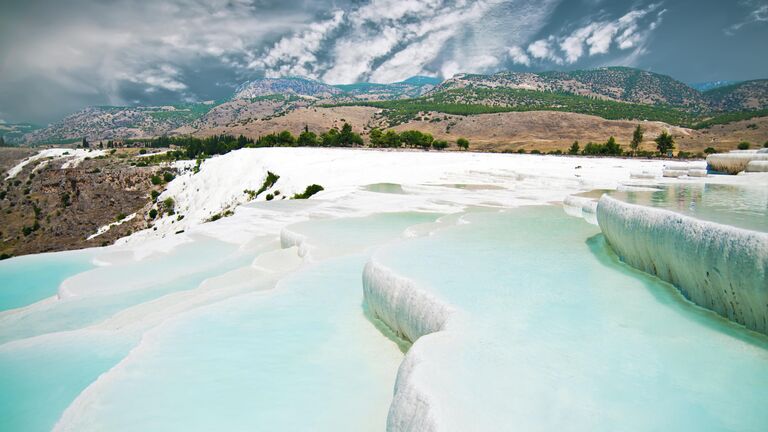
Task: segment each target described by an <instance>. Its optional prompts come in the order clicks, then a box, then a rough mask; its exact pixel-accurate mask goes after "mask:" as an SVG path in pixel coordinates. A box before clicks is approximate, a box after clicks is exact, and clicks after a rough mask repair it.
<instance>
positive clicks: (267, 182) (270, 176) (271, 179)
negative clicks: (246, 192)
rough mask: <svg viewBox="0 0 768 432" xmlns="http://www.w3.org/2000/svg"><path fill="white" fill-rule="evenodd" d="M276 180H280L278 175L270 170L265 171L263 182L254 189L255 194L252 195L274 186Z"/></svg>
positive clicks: (259, 193)
mask: <svg viewBox="0 0 768 432" xmlns="http://www.w3.org/2000/svg"><path fill="white" fill-rule="evenodd" d="M278 180H280V176H279V175H277V174H275V173H273V172H272V171H267V178H265V179H264V183H262V184H261V187H260V188H259V190H257V191H256V195H254V197H257V196H259V195H261V194H262V192H264V191H266V190H267V189H269V188H271V187H272V186H274V185H275V183H277V181H278Z"/></svg>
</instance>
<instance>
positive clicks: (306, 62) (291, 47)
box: [248, 10, 344, 77]
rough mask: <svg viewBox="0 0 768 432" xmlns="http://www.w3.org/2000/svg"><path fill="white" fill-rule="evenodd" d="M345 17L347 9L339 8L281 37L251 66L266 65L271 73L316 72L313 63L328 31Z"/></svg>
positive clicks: (261, 66)
mask: <svg viewBox="0 0 768 432" xmlns="http://www.w3.org/2000/svg"><path fill="white" fill-rule="evenodd" d="M343 18H344V12H343V11H340V10H337V11H335V12H334V13H333V17H332V18H330V19H328V20H325V21H321V22H318V23H313V24H311V25H310V26H309V28H308V29H306V30H304V31H302V32H300V33H299V34H297V35H295V36H290V37H286V38H283V39H280V41H278V42H277V43H276V44H275V45H274V46H273V47H272V49H270V50H269V51H268V52H267V54H266V55H265V56H263V57H260V58H258V59H257V60H254V61H252V62H251V63H250V64H249V65H248V66H249V67H250V68H261V69H264V70H265V71H266V74H267V76H269V77H280V76H285V75H312V73H313V65H314V64H315V63H316V62H317V57H316V55H315V53H316V52H317V51H318V50H319V48H320V46H321V44H322V43H323V41H324V40H325V39H326V37H327V36H328V34H329V33H331V32H332V31H333V30H335V29H337V28H338V27H339V25H340V24H341V22H342V19H343Z"/></svg>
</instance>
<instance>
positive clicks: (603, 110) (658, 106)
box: [0, 67, 768, 144]
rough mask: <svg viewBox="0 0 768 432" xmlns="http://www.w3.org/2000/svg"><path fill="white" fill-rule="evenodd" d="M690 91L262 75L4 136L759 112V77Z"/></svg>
mask: <svg viewBox="0 0 768 432" xmlns="http://www.w3.org/2000/svg"><path fill="white" fill-rule="evenodd" d="M699 88H702V89H706V90H703V91H702V90H699V89H697V88H694V87H692V86H689V85H687V84H685V83H683V82H680V81H677V80H675V79H673V78H671V77H669V76H666V75H660V74H656V73H652V72H648V71H643V70H639V69H633V68H626V67H607V68H600V69H593V70H578V71H569V72H541V73H529V72H499V73H495V74H491V75H478V74H459V75H456V76H454V77H453V78H450V79H447V80H445V81H442V80H439V79H436V78H431V77H413V78H410V79H407V80H405V81H402V82H397V83H392V84H375V83H358V84H350V85H331V84H326V83H323V82H320V81H316V80H312V79H308V78H303V77H286V78H265V79H257V80H252V81H248V82H245V83H243V84H242V85H240V86H239V87H238V88H237V89H236V90H235V92H234V94H233V95H232V97H231V98H230V99H228V100H225V101H218V102H214V101H208V102H204V103H190V104H182V105H168V106H158V107H142V106H135V107H89V108H86V109H84V110H81V111H79V112H77V113H75V114H72V115H70V116H68V117H66V118H64V119H63V120H61V121H59V122H57V123H54V124H52V125H49V126H48V127H45V128H42V129H38V130H33V129H30V130H28V131H25V132H24V133H19V132H18V131H15V132H14V134H13V135H10V134H6V135H7V136H8V138H6V139H9V138H10V139H9V141H16V142H24V143H27V144H35V143H52V142H61V141H74V140H79V139H82V138H83V137H86V138H88V139H89V140H101V139H130V138H144V137H151V136H159V135H165V134H189V133H194V134H201V135H205V134H210V133H220V132H222V131H226V130H227V128H232V127H235V126H238V125H240V126H243V125H246V124H250V123H253V122H260V124H262V126H263V124H264V123H267V122H275V121H276V120H275V119H277V118H280V117H283V116H285V115H286V114H288V113H291V112H294V111H296V110H299V109H307V108H313V109H314V110H315V111H317V109H324V108H332V107H340V106H367V107H373V108H376V109H378V110H380V111H381V112H382V115H381V116H380V118H381V124H380V126H382V127H388V126H394V125H396V124H398V123H402V122H404V121H407V120H409V119H413V118H416V117H418V116H419V115H420V114H419V113H424V112H443V113H447V114H460V115H468V114H480V113H492V112H509V111H565V112H575V113H582V114H590V115H596V116H599V117H603V118H606V119H634V120H659V121H664V122H667V123H669V124H675V125H680V126H687V127H692V126H694V125H695V124H698V123H700V122H702V121H704V120H707V119H709V120H708V121H711V119H712V118H720V117H723V116H726V117H727V118H733V119H740V118H748V117H750V116H765V115H768V113H766V112H764V111H765V110H766V109H768V80H753V81H746V82H739V83H731V82H715V83H709V84H707V85H699ZM331 115H332V114H331ZM339 120H340V118H339ZM257 129H258V130H264V129H265V128H264V127H261V128H257ZM0 134H2V132H0Z"/></svg>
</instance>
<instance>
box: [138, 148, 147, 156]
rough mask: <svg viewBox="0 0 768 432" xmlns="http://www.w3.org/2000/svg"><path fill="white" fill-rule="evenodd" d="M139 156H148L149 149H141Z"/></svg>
mask: <svg viewBox="0 0 768 432" xmlns="http://www.w3.org/2000/svg"><path fill="white" fill-rule="evenodd" d="M139 154H142V155H143V154H147V149H141V150H139Z"/></svg>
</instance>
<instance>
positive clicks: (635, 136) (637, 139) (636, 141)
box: [629, 125, 645, 153]
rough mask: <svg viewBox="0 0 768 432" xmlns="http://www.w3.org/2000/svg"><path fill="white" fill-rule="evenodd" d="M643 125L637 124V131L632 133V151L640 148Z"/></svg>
mask: <svg viewBox="0 0 768 432" xmlns="http://www.w3.org/2000/svg"><path fill="white" fill-rule="evenodd" d="M644 132H645V131H644V130H643V127H642V126H640V125H637V127H636V128H635V131H634V132H633V133H632V141H631V142H630V143H629V148H631V149H632V153H635V152H636V151H637V149H639V148H640V144H641V143H642V142H643V133H644Z"/></svg>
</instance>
